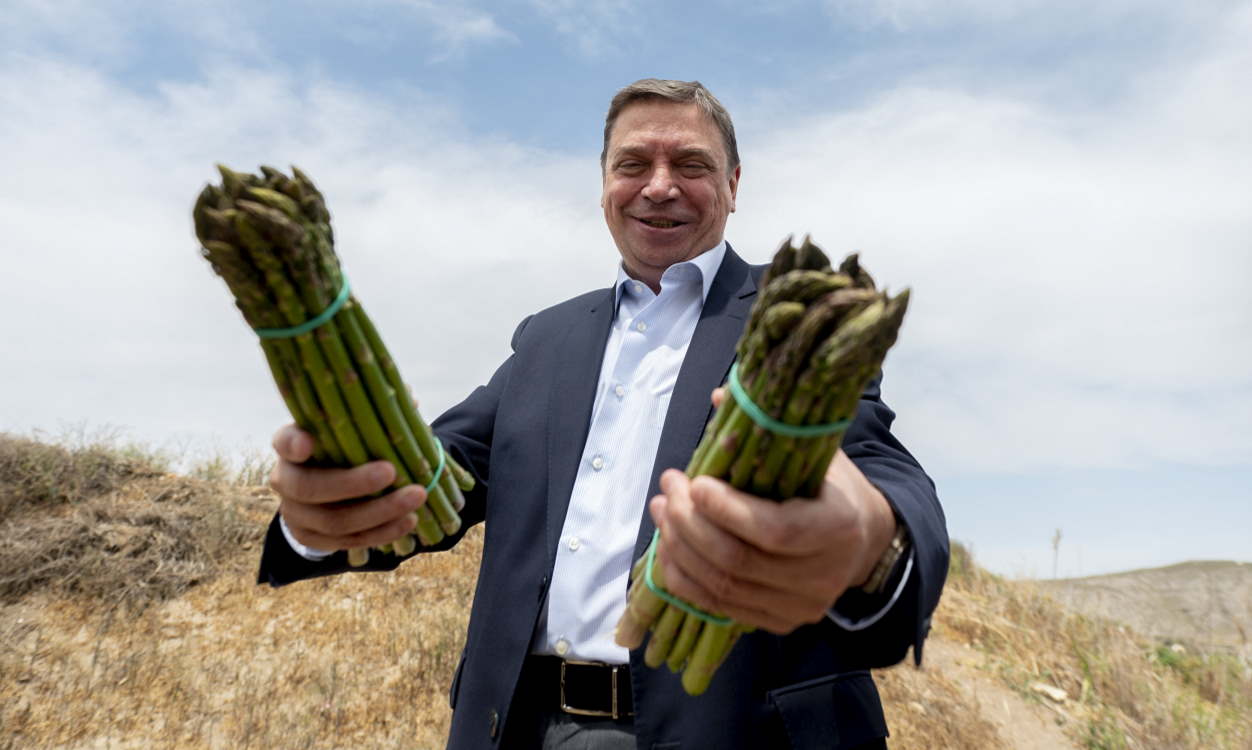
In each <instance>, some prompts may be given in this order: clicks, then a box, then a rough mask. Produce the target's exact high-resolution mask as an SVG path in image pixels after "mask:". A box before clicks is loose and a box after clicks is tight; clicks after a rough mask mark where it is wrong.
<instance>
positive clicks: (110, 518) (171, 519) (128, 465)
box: [0, 436, 263, 606]
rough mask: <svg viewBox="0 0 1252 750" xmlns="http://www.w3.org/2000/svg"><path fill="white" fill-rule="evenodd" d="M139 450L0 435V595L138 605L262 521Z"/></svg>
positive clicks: (210, 568) (229, 492)
mask: <svg viewBox="0 0 1252 750" xmlns="http://www.w3.org/2000/svg"><path fill="white" fill-rule="evenodd" d="M156 467H157V462H156V461H155V460H151V459H149V458H145V457H144V456H143V455H142V454H139V453H134V452H132V453H122V452H120V451H116V450H111V449H109V448H108V447H107V446H104V445H100V444H92V445H86V446H80V447H78V448H66V447H63V446H58V445H48V444H44V443H39V442H37V441H33V440H27V439H24V438H14V437H11V436H0V497H2V498H4V500H3V504H2V505H0V534H2V535H3V537H2V538H4V539H5V542H6V543H5V544H4V545H3V546H0V602H13V601H16V600H17V599H19V598H21V597H22V596H25V595H27V594H28V593H30V592H32V591H36V590H40V591H46V592H57V593H61V594H66V595H83V596H86V597H89V598H90V599H92V600H93V601H95V602H96V603H100V602H106V603H108V604H109V605H110V606H115V605H118V604H125V605H141V606H142V605H144V604H146V603H149V602H151V601H156V600H161V599H166V598H169V597H173V596H177V595H178V594H180V593H182V592H183V591H185V590H186V589H187V588H188V587H189V586H193V585H195V584H197V583H200V582H203V581H206V580H209V579H211V578H212V577H213V576H214V575H216V574H217V572H218V570H219V569H220V568H221V566H222V563H223V561H226V560H234V559H237V557H236V555H235V554H234V552H235V551H236V550H237V549H239V548H240V547H245V548H246V547H251V546H253V545H255V544H256V543H258V542H259V541H260V536H261V532H262V530H263V527H262V526H261V525H260V524H259V523H258V519H257V518H256V517H251V518H249V517H248V516H247V514H245V512H244V511H243V510H242V507H243V506H242V505H241V503H240V502H239V499H240V497H241V495H244V496H255V495H256V491H255V490H251V491H249V490H243V489H241V488H238V487H232V486H230V485H225V484H221V483H217V484H210V483H203V482H193V481H190V480H186V479H183V478H180V477H177V476H174V475H169V474H163V473H161V472H160V471H158V470H157V468H156Z"/></svg>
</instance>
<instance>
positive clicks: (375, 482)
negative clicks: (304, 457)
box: [270, 460, 396, 505]
mask: <svg viewBox="0 0 1252 750" xmlns="http://www.w3.org/2000/svg"><path fill="white" fill-rule="evenodd" d="M395 478H396V469H395V467H394V466H392V465H391V463H390V462H388V461H371V462H370V463H367V464H361V465H360V466H354V467H352V468H350V469H336V468H321V467H316V466H301V465H298V464H294V463H292V462H290V461H286V460H282V461H279V462H278V463H276V464H275V465H274V469H273V471H271V472H270V487H271V488H272V489H273V490H274V491H275V492H276V493H278V496H279V497H281V498H283V499H284V500H294V501H296V502H298V503H303V504H306V505H307V504H313V505H322V504H325V503H334V502H339V501H341V500H351V499H354V498H359V497H366V496H368V495H372V494H374V493H376V492H381V491H382V490H384V489H386V488H387V487H389V486H390V485H391V483H392V482H394V481H395Z"/></svg>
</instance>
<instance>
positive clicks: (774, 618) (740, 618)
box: [658, 552, 815, 635]
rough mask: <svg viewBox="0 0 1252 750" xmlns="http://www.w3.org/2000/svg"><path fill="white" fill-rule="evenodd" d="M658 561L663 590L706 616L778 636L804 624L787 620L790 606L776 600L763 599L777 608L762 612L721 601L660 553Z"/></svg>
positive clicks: (760, 607)
mask: <svg viewBox="0 0 1252 750" xmlns="http://www.w3.org/2000/svg"><path fill="white" fill-rule="evenodd" d="M658 557H660V558H661V559H660V560H659V561H658V564H659V565H662V566H663V568H664V570H663V575H664V576H665V588H666V589H668V590H669V591H670V593H672V594H674V595H675V596H678V597H680V598H682V599H683V600H685V601H687V602H690V603H691V604H694V605H695V606H696V607H699V608H700V609H702V610H704V611H705V612H709V613H712V614H716V615H719V616H723V617H729V618H731V619H733V620H735V621H737V622H739V623H742V624H744V625H750V626H752V627H756V628H761V629H763V630H767V631H769V632H771V633H775V634H777V635H786V634H787V633H790V632H791V631H793V630H795V629H796V628H797V627H799V626H800V625H801V624H803V623H804V622H806V621H807V620H804V619H793V618H790V617H788V614H787V613H788V612H789V611H790V610H791V609H792V606H790V605H789V604H787V603H786V602H785V601H784V602H783V603H782V605H778V602H779V600H778V599H776V598H764V597H763V601H773V602H774V603H775V604H776V606H774V607H772V608H771V607H768V606H767V607H766V608H762V606H760V605H757V604H750V605H746V606H745V605H743V604H739V603H737V602H730V601H724V600H722V599H720V598H718V597H717V596H715V595H714V594H713V593H712V592H710V591H708V590H707V589H705V588H703V587H702V586H701V585H700V584H699V583H697V582H696V581H694V580H692V579H691V578H689V577H687V575H686V574H685V573H684V572H683V571H682V570H680V569H679V568H677V567H675V566H672V565H669V564H668V562H667V561H666V560H665V559H664V558H663V556H662V555H661V554H660V553H659V552H658ZM814 621H815V620H814Z"/></svg>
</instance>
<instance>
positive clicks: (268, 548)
mask: <svg viewBox="0 0 1252 750" xmlns="http://www.w3.org/2000/svg"><path fill="white" fill-rule="evenodd" d="M529 321H530V318H529V317H528V318H526V319H525V320H523V321H522V322H521V324H520V325H519V326H518V327H517V330H516V331H515V332H514V334H513V342H512V345H513V349H514V350H516V348H517V342H518V339H519V338H520V337H521V334H522V330H523V329H524V328H525V327H526V324H527V323H528V322H529ZM512 363H513V358H512V356H510V357H509V359H507V360H505V362H504V364H502V365H500V367H499V368H498V369H497V370H496V372H495V374H494V375H492V376H491V380H489V381H488V382H487V384H486V385H483V386H479V387H478V388H475V389H474V391H473V392H472V393H471V394H470V395H469V396H468V397H466V399H465V400H464V401H462V402H461V403H459V404H457V405H456V406H454V407H452V408H451V409H449V410H448V411H447V412H445V413H444V414H442V415H441V416H440V417H439V418H438V419H436V420H435V421H434V422H433V423H431V429H432V430H434V432H435V434H436V435H437V436H438V437H439V439H440V440H441V441H442V442H443V445H444V450H446V451H447V452H448V455H450V456H452V457H453V458H455V459H456V461H457V462H458V463H460V464H461V466H463V467H465V468H466V469H468V470H469V472H470V473H471V474H473V475H474V479H475V486H474V489H473V490H471V491H469V492H467V493H465V507H464V508H463V509H462V510H461V514H460V515H461V521H462V524H461V530H460V531H459V532H457V533H456V534H453V535H451V536H448V537H445V538H444V539H443V541H441V542H439V543H438V544H436V545H433V546H430V547H419V548H418V549H417V550H416V551H415V552H414V554H420V553H423V552H438V551H441V550H445V549H449V548H451V547H452V546H453V545H455V544H456V543H457V542H459V541H460V540H461V537H463V536H464V535H465V532H466V531H468V530H469V529H470V527H471V526H473V525H474V524H476V523H479V522H481V521H482V520H483V518H484V516H485V515H486V502H487V482H488V480H489V475H490V472H489V470H488V458H489V456H490V454H491V436H492V433H493V431H494V428H495V415H496V407H497V406H498V405H499V403H500V394H501V393H502V392H503V391H504V389H505V386H506V384H507V383H508V380H509V373H510V371H511V369H512ZM405 559H406V558H404V557H400V556H398V555H392V554H384V553H381V552H378V551H377V550H372V551H371V552H370V557H369V562H368V563H366V564H365V565H363V566H361V567H352V566H350V565H348V555H347V552H345V551H342V550H341V551H339V552H336V553H334V554H333V555H330V556H329V557H326V558H324V559H322V560H308V559H306V558H304V557H302V556H300V555H299V554H298V553H296V551H295V550H293V549H292V548H291V545H289V544H288V543H287V540H286V539H285V538H284V537H283V533H282V529H281V528H280V527H279V523H278V514H277V513H276V514H274V518H273V519H272V520H271V521H270V526H269V529H268V530H267V532H266V534H265V543H264V546H263V548H262V550H261V564H260V570H259V571H258V573H257V583H268V584H269V585H271V586H284V585H286V584H288V583H293V582H295V581H300V580H304V579H307V578H318V577H321V576H327V575H335V574H337V573H345V572H364V571H376V570H394V569H395V568H396V566H398V565H399V564H400V563H401V562H403V561H404V560H405Z"/></svg>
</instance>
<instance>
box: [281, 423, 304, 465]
mask: <svg viewBox="0 0 1252 750" xmlns="http://www.w3.org/2000/svg"><path fill="white" fill-rule="evenodd" d="M271 444H272V445H273V446H274V452H275V453H277V454H278V457H279V458H282V459H284V460H286V461H290V462H292V463H294V464H302V463H304V462H305V461H307V460H309V456H311V455H313V446H314V440H313V436H312V435H310V434H309V433H307V432H305V431H304V430H302V429H300V428H299V427H296V426H295V425H294V424H289V425H284V426H283V427H281V428H279V430H278V432H275V433H274V438H273V440H271Z"/></svg>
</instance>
